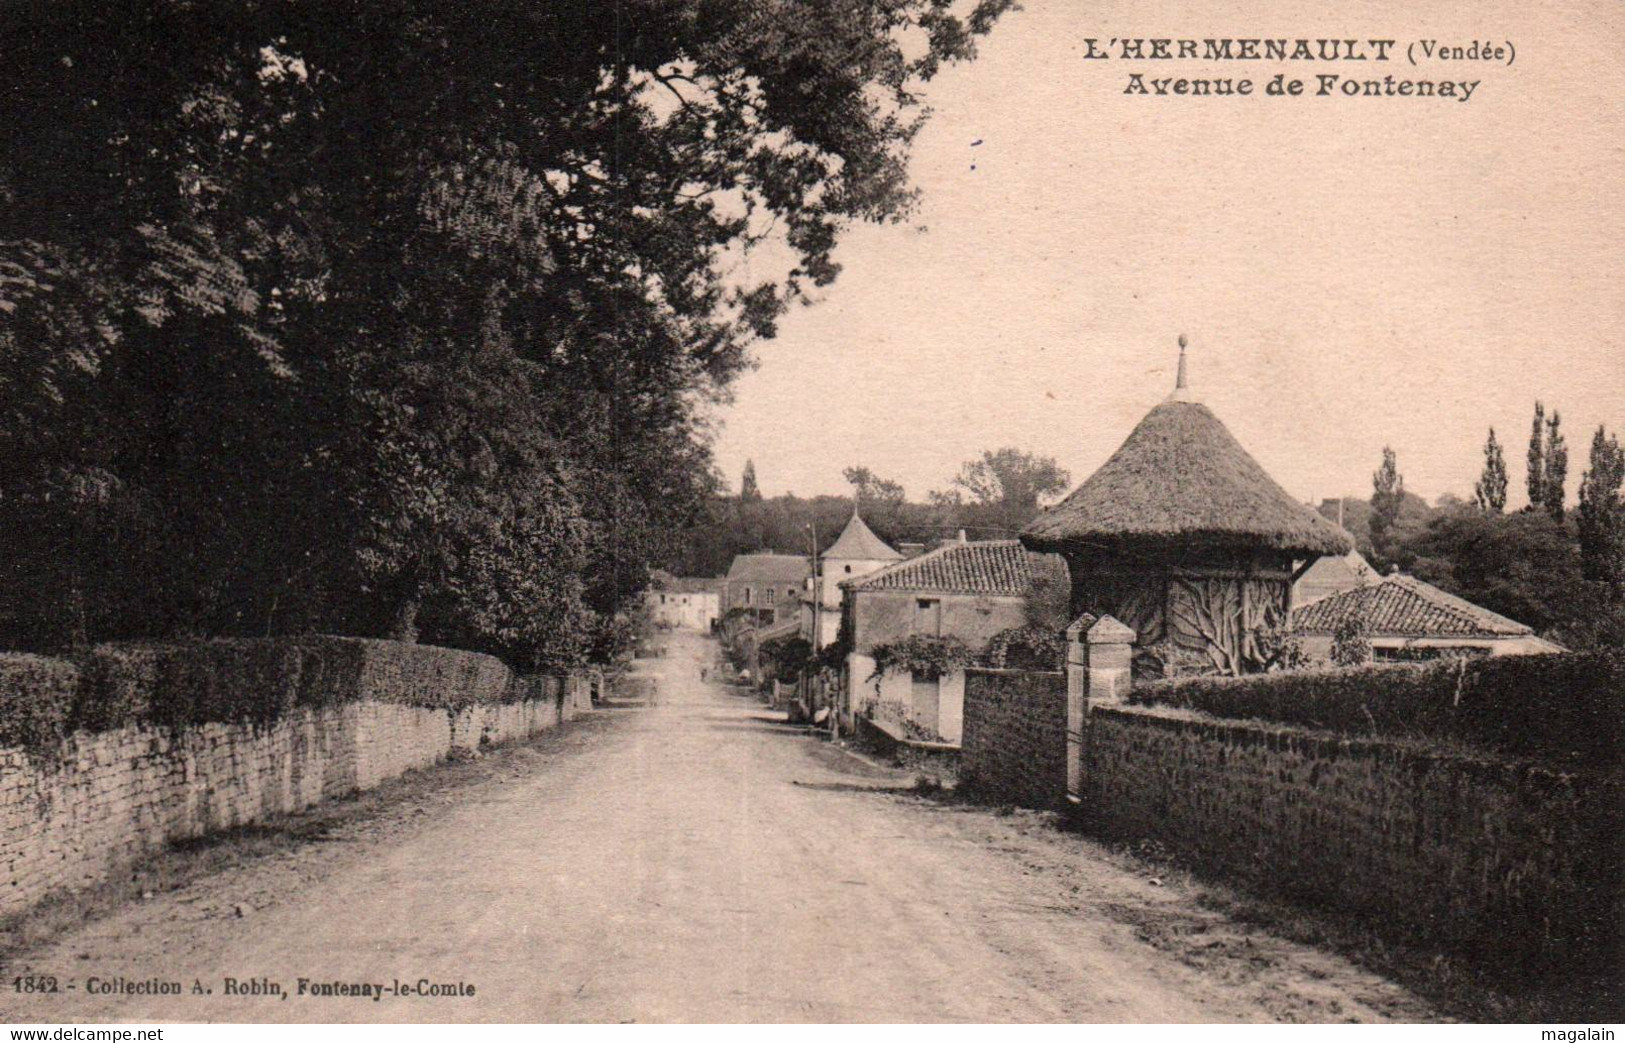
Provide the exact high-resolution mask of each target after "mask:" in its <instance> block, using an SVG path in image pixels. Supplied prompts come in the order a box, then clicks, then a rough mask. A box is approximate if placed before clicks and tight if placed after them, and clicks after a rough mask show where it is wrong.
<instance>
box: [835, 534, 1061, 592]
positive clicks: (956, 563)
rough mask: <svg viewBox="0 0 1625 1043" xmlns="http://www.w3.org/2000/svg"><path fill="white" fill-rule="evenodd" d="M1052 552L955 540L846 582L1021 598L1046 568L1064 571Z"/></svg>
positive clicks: (854, 586) (859, 587) (858, 586)
mask: <svg viewBox="0 0 1625 1043" xmlns="http://www.w3.org/2000/svg"><path fill="white" fill-rule="evenodd" d="M1065 568H1066V565H1065V564H1064V563H1063V562H1062V561H1061V559H1060V558H1059V557H1058V556H1056V555H1053V554H1034V553H1032V552H1031V551H1028V550H1027V549H1025V548H1024V547H1022V545H1021V543H1020V541H1019V540H985V541H982V542H978V543H950V544H947V545H946V546H943V547H938V548H937V549H936V550H933V551H929V552H927V553H925V554H922V555H920V556H919V557H917V558H910V559H908V560H907V561H900V562H898V563H897V564H896V565H890V566H888V567H886V568H884V569H881V570H880V571H879V572H871V573H870V574H869V575H867V576H863V577H861V578H859V579H855V580H849V581H847V582H846V583H844V584H842V586H844V587H847V588H849V589H851V590H854V591H869V590H920V591H930V592H934V593H942V594H991V595H1007V596H1020V595H1022V594H1025V593H1027V588H1028V587H1029V586H1030V585H1031V584H1032V580H1033V577H1034V576H1035V575H1037V574H1038V573H1039V572H1041V571H1054V572H1057V573H1059V574H1061V575H1064V572H1062V570H1064V569H1065Z"/></svg>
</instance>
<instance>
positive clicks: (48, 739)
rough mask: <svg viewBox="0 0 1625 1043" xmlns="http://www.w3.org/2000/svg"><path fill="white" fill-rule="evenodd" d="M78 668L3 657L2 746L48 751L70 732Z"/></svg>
mask: <svg viewBox="0 0 1625 1043" xmlns="http://www.w3.org/2000/svg"><path fill="white" fill-rule="evenodd" d="M79 681H80V678H79V668H78V667H76V666H74V665H73V664H72V663H67V662H63V661H62V660H60V659H48V658H46V657H45V656H37V655H0V746H20V747H22V748H23V749H28V750H38V749H47V748H50V747H53V746H55V745H57V744H58V743H60V742H61V741H62V739H63V737H64V736H66V735H67V734H68V733H69V732H70V731H71V730H72V727H71V724H70V722H71V720H72V717H73V706H74V700H75V697H76V695H77V693H78V690H79Z"/></svg>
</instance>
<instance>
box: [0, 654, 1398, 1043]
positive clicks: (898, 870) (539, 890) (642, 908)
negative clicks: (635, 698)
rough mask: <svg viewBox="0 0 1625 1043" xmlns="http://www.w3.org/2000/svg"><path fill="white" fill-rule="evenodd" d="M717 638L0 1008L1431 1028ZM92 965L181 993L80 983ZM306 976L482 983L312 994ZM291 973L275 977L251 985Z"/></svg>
mask: <svg viewBox="0 0 1625 1043" xmlns="http://www.w3.org/2000/svg"><path fill="white" fill-rule="evenodd" d="M711 649H712V645H711V644H710V642H709V641H706V640H703V639H701V638H699V637H697V636H689V637H684V636H677V637H674V638H672V639H671V648H670V655H669V656H668V657H666V658H664V659H659V660H653V661H645V662H643V663H640V664H639V665H640V667H641V668H643V669H646V670H648V671H650V672H653V673H655V674H657V675H658V676H659V678H660V685H661V689H660V690H661V697H660V702H659V704H658V705H657V706H654V707H651V708H646V709H635V710H613V711H604V712H602V713H600V714H598V715H595V718H594V719H593V720H591V721H589V722H587V723H585V724H584V725H582V726H579V727H577V726H572V729H570V730H566V732H565V733H564V734H566V735H569V734H571V733H572V732H573V734H574V737H573V738H570V739H563V738H559V737H553V738H549V739H544V740H542V742H541V743H539V744H537V745H536V747H535V749H534V750H531V749H521V750H519V751H509V752H504V753H499V754H496V755H493V756H492V757H490V758H488V760H489V761H490V762H492V764H493V765H499V766H500V767H499V768H497V769H494V773H493V775H492V777H491V778H489V779H486V780H484V781H481V782H479V783H477V784H470V785H467V786H464V787H462V788H459V789H456V790H454V791H452V792H451V793H450V794H449V796H446V797H444V799H441V800H430V801H427V802H425V806H417V807H413V808H411V809H409V810H408V809H396V811H395V812H393V813H394V814H397V815H398V817H399V820H400V822H399V825H398V828H395V827H391V828H389V829H382V828H380V829H376V830H374V831H373V832H372V833H370V834H368V833H366V831H362V833H360V834H354V835H347V836H339V837H335V838H333V839H335V840H336V841H348V842H347V843H331V844H313V845H309V846H308V851H295V852H291V853H286V854H284V855H283V856H281V857H279V858H275V859H271V858H267V859H261V860H259V861H260V862H261V863H263V864H252V865H249V866H246V867H244V868H243V869H242V870H241V871H238V872H234V873H233V874H230V875H229V876H226V877H211V878H207V879H202V880H198V881H195V882H194V883H192V884H190V885H188V886H186V887H184V888H181V889H180V890H178V891H176V892H173V893H170V894H160V895H157V896H155V897H154V899H153V900H151V901H147V902H141V903H137V904H135V905H132V906H130V907H128V908H124V909H121V910H119V911H118V912H116V913H115V914H114V915H112V916H109V917H106V918H104V919H101V920H99V921H96V922H94V923H92V924H90V925H88V926H85V927H82V928H80V929H78V930H77V931H74V932H72V933H71V934H70V935H68V936H66V937H63V938H60V939H58V940H57V941H56V942H54V943H53V944H51V945H49V946H47V947H44V948H42V949H40V950H39V951H36V952H31V953H28V954H26V955H25V957H24V958H23V959H21V960H19V961H14V963H13V966H12V967H11V968H9V969H8V973H13V974H15V973H18V971H19V969H20V968H23V967H27V968H29V969H30V970H31V972H33V973H48V974H54V975H56V976H58V977H59V978H60V979H62V980H65V981H66V980H71V981H73V982H74V983H75V991H74V992H72V993H62V994H59V995H56V996H32V997H30V996H18V995H13V994H10V993H9V991H8V993H7V994H4V995H0V1011H4V1012H5V1013H6V1014H7V1016H8V1018H9V1019H10V1020H19V1021H49V1022H55V1023H62V1022H69V1021H88V1020H114V1019H116V1020H120V1021H147V1020H155V1021H292V1022H306V1021H518V1022H529V1021H628V1020H637V1021H673V1020H683V1021H947V1020H956V1021H957V1020H973V1021H1114V1022H1116V1021H1208V1020H1248V1021H1264V1020H1277V1019H1282V1020H1313V1021H1341V1020H1350V1019H1355V1020H1363V1021H1364V1020H1382V1019H1383V1018H1385V1017H1391V1018H1398V1019H1402V1020H1415V1019H1419V1018H1426V1017H1428V1016H1429V1014H1430V1012H1429V1011H1428V1010H1427V1008H1426V1007H1425V1006H1423V1005H1422V1004H1421V1003H1420V1002H1419V1001H1418V1000H1416V999H1415V998H1414V997H1412V996H1410V995H1409V994H1408V993H1406V992H1404V991H1403V990H1401V989H1399V988H1398V987H1396V986H1394V985H1392V984H1389V983H1387V982H1384V981H1382V980H1381V979H1379V978H1377V977H1375V976H1374V975H1371V974H1368V973H1365V972H1363V971H1360V970H1358V969H1356V968H1353V967H1351V966H1350V965H1349V964H1348V963H1346V962H1345V961H1343V960H1341V959H1338V958H1335V957H1332V956H1328V955H1325V954H1322V953H1319V952H1317V951H1315V950H1312V949H1308V948H1305V947H1301V946H1295V945H1292V944H1290V943H1286V942H1283V941H1281V940H1279V939H1275V938H1272V937H1270V936H1268V935H1267V934H1264V933H1261V932H1259V931H1258V930H1256V929H1252V928H1246V927H1242V926H1238V925H1236V924H1232V923H1228V922H1226V921H1224V920H1223V918H1222V917H1220V916H1218V915H1217V914H1215V913H1212V912H1208V911H1204V910H1201V909H1199V908H1197V907H1196V906H1195V904H1194V903H1193V902H1192V901H1191V899H1190V897H1189V895H1188V894H1185V893H1182V892H1181V890H1180V888H1179V887H1178V886H1175V885H1173V884H1161V886H1159V883H1160V882H1159V881H1155V880H1154V879H1153V878H1152V877H1151V875H1150V871H1149V870H1142V871H1136V869H1135V867H1134V865H1133V864H1132V863H1130V862H1127V861H1125V860H1124V859H1122V858H1121V857H1116V856H1108V855H1107V854H1105V853H1103V852H1101V851H1100V850H1098V849H1096V848H1094V847H1093V846H1092V845H1090V844H1089V843H1088V842H1086V841H1084V840H1082V839H1080V838H1077V837H1074V836H1068V835H1065V834H1062V833H1059V832H1057V831H1056V830H1055V829H1053V828H1052V827H1051V826H1050V825H1048V824H1047V823H1046V822H1045V821H1044V820H1043V819H1041V818H1040V817H1038V816H1035V815H1030V814H1019V813H1018V814H1015V815H1008V814H1007V815H1003V816H1001V815H998V814H996V813H994V812H992V811H989V810H985V809H973V808H968V807H963V806H955V805H952V804H944V803H939V802H933V801H930V800H927V799H923V798H920V797H917V796H914V795H912V794H910V793H907V792H904V790H903V787H904V785H905V784H906V782H907V778H906V777H905V776H902V775H901V774H899V773H895V772H890V771H887V770H884V769H879V768H876V767H874V766H872V765H870V764H868V763H866V762H863V761H859V760H857V759H854V758H852V757H849V756H847V755H845V754H843V753H842V752H841V751H839V750H838V749H835V748H833V747H831V746H829V745H828V744H827V743H825V742H823V741H821V740H819V739H817V738H814V737H811V736H808V735H806V734H805V733H803V732H801V731H799V730H796V729H792V728H790V727H788V726H786V725H785V724H783V723H782V721H781V718H780V716H779V715H774V714H772V713H769V712H767V711H764V710H762V709H761V707H760V704H758V703H756V702H755V701H754V700H751V699H749V698H746V697H744V696H742V695H738V694H733V693H731V692H730V691H729V690H727V689H724V688H722V687H720V686H717V685H714V684H705V683H702V682H701V681H700V679H699V671H700V667H701V664H702V662H708V661H709V658H710V655H711V654H712V653H711ZM550 744H551V745H550ZM233 895H249V896H252V902H250V903H249V904H248V905H246V906H245V905H243V904H241V903H234V902H233V900H232V897H233ZM1159 939H1160V941H1159ZM1169 939H1173V941H1172V942H1170V941H1169ZM92 977H94V978H96V979H97V981H98V982H100V983H102V984H103V986H104V987H105V985H106V983H109V982H117V981H118V980H119V979H124V980H125V981H127V982H132V983H138V985H144V984H145V983H147V982H149V981H151V980H154V979H156V980H159V981H164V982H174V983H176V984H177V985H179V987H180V988H181V990H182V991H181V994H180V995H173V996H153V995H118V994H114V995H105V994H104V995H87V987H88V984H87V983H88V982H89V980H90V979H91V978H92ZM228 977H229V978H233V979H236V980H237V981H238V983H239V985H238V987H237V989H236V990H235V991H236V993H237V994H227V993H228V987H227V986H226V984H225V979H226V978H228ZM300 979H304V980H305V981H306V982H308V983H311V984H314V985H331V984H332V983H344V984H345V985H346V986H353V987H354V988H355V990H360V989H361V988H362V987H364V986H370V984H372V983H376V984H380V985H383V986H384V987H385V988H386V989H390V988H392V987H393V983H395V982H396V981H397V980H398V981H400V982H403V983H407V985H408V991H412V990H415V989H416V987H417V983H418V982H419V981H422V980H427V981H428V982H433V983H439V984H442V985H446V986H451V987H453V988H452V991H466V986H472V987H473V989H474V994H473V995H472V996H468V995H461V996H458V995H441V996H401V995H394V994H390V995H386V996H384V997H383V998H382V999H380V1000H374V999H372V998H370V997H368V996H366V995H361V996H356V995H333V996H312V995H303V996H301V995H298V994H297V990H298V988H299V982H300ZM251 982H252V983H255V984H254V985H250V984H248V983H251ZM271 986H275V987H278V988H279V989H280V990H281V993H282V995H276V994H270V995H252V994H250V995H244V994H242V991H243V990H251V989H253V988H255V987H260V988H265V989H269V988H270V987H271ZM197 989H203V990H209V991H208V992H206V993H203V992H197V991H194V990H197ZM0 1020H6V1019H0Z"/></svg>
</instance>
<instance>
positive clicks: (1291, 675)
mask: <svg viewBox="0 0 1625 1043" xmlns="http://www.w3.org/2000/svg"><path fill="white" fill-rule="evenodd" d="M1129 698H1130V701H1131V702H1135V703H1140V704H1142V705H1161V706H1172V707H1178V708H1180V709H1187V710H1197V711H1201V712H1203V713H1207V714H1211V715H1213V716H1215V717H1229V718H1242V719H1246V718H1254V719H1259V720H1265V721H1274V722H1279V723H1282V724H1291V725H1300V726H1304V727H1309V728H1317V729H1323V730H1327V731H1333V732H1339V733H1343V734H1350V735H1388V736H1397V737H1415V738H1425V739H1436V740H1437V739H1448V740H1454V741H1460V742H1465V743H1471V744H1474V745H1480V746H1489V747H1493V748H1494V749H1497V750H1500V751H1502V752H1505V753H1510V754H1514V755H1519V756H1533V757H1542V758H1547V759H1554V758H1555V759H1557V760H1560V761H1566V762H1574V763H1584V764H1587V765H1613V764H1618V763H1619V762H1620V757H1621V749H1620V741H1621V739H1622V738H1625V651H1621V650H1611V651H1606V652H1587V653H1567V652H1565V653H1554V654H1550V655H1528V656H1497V657H1492V658H1487V659H1471V660H1468V659H1456V660H1446V661H1442V662H1436V663H1432V664H1429V665H1426V666H1411V665H1396V666H1376V667H1363V668H1355V669H1347V670H1313V671H1310V670H1305V671H1294V672H1284V673H1274V674H1259V675H1255V676H1251V677H1191V678H1180V679H1174V680H1169V681H1158V682H1154V683H1152V684H1148V685H1144V686H1141V687H1138V688H1136V689H1134V690H1133V691H1132V692H1131V693H1130V696H1129Z"/></svg>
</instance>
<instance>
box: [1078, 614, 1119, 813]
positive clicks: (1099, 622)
mask: <svg viewBox="0 0 1625 1043" xmlns="http://www.w3.org/2000/svg"><path fill="white" fill-rule="evenodd" d="M1136 637H1137V635H1136V634H1135V633H1134V631H1133V630H1130V629H1129V628H1128V627H1126V626H1124V625H1123V624H1122V623H1119V622H1118V621H1117V620H1115V619H1113V618H1112V617H1111V616H1101V617H1099V618H1098V619H1097V618H1096V617H1095V616H1093V615H1090V614H1089V613H1087V612H1086V613H1084V614H1083V615H1081V616H1079V617H1078V618H1077V619H1075V620H1073V622H1072V625H1071V626H1069V627H1067V628H1066V793H1067V797H1068V799H1070V800H1073V801H1076V800H1078V799H1079V798H1080V797H1081V796H1082V794H1083V755H1084V749H1083V744H1084V742H1085V741H1086V735H1085V728H1087V726H1088V720H1089V705H1090V704H1091V703H1096V704H1100V705H1109V704H1112V703H1121V702H1122V701H1123V700H1124V699H1126V698H1127V697H1128V692H1129V687H1130V686H1131V684H1132V683H1133V680H1132V676H1133V675H1132V667H1133V663H1134V640H1135V638H1136Z"/></svg>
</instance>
